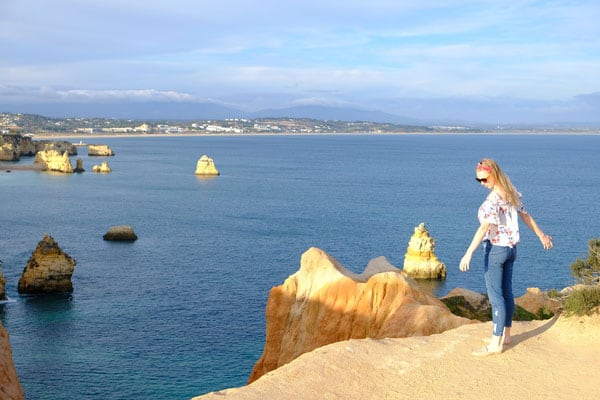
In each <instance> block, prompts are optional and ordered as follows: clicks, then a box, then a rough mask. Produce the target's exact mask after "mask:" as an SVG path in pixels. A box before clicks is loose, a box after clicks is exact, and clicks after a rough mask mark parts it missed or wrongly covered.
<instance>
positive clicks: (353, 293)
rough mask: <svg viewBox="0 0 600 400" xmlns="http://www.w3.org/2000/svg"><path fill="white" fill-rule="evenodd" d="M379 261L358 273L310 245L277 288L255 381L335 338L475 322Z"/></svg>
mask: <svg viewBox="0 0 600 400" xmlns="http://www.w3.org/2000/svg"><path fill="white" fill-rule="evenodd" d="M374 262H375V264H377V265H371V266H370V267H367V269H366V270H365V273H363V274H360V275H358V274H354V273H352V272H350V271H348V270H347V269H346V268H344V267H343V266H342V265H341V264H340V263H339V262H338V261H337V260H335V259H334V258H333V257H331V256H330V255H328V254H327V253H325V252H324V251H322V250H320V249H317V248H314V247H313V248H310V249H309V250H307V251H306V252H305V253H304V254H303V255H302V259H301V265H300V270H299V271H298V272H296V273H295V274H293V275H291V276H290V277H288V278H287V279H286V280H285V282H284V283H283V285H281V286H277V287H274V288H273V289H271V292H270V295H269V299H268V301H267V306H266V323H267V328H266V341H265V348H264V351H263V354H262V356H261V357H260V359H259V360H258V361H257V363H256V364H255V366H254V368H253V370H252V373H251V375H250V378H249V382H252V381H254V380H256V379H258V378H259V377H260V376H262V375H264V374H265V373H267V372H269V371H271V370H274V369H276V368H278V367H280V366H282V365H284V364H286V363H288V362H290V361H291V360H293V359H295V358H296V357H298V356H300V355H301V354H303V353H306V352H309V351H311V350H313V349H316V348H318V347H321V346H324V345H326V344H329V343H333V342H338V341H342V340H348V339H355V338H385V337H407V336H419V335H431V334H434V333H440V332H443V331H445V330H447V329H452V328H456V327H457V326H460V325H463V324H468V323H471V322H472V321H471V320H468V319H466V318H461V317H457V316H455V315H453V314H452V313H451V312H450V311H449V310H448V308H447V307H446V306H445V305H444V304H443V303H442V302H441V301H440V300H438V299H437V298H435V296H433V294H431V293H429V292H427V291H425V290H423V289H421V288H420V287H419V286H418V284H417V283H416V281H415V280H413V279H412V278H410V277H409V276H408V275H406V274H405V273H403V272H402V271H400V270H399V269H397V268H396V267H394V266H392V265H391V264H389V263H388V262H387V260H385V258H383V257H380V258H378V259H376V260H374ZM370 264H371V263H370ZM367 271H370V272H367ZM378 271H387V272H379V273H378Z"/></svg>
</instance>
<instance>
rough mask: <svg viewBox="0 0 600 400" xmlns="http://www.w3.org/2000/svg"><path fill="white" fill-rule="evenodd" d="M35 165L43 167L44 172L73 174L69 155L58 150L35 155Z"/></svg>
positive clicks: (40, 152) (44, 151)
mask: <svg viewBox="0 0 600 400" xmlns="http://www.w3.org/2000/svg"><path fill="white" fill-rule="evenodd" d="M33 163H34V164H39V165H41V166H42V169H43V170H44V171H56V172H63V173H65V174H72V173H73V165H72V164H71V159H70V158H69V153H68V152H66V151H65V152H64V153H62V154H61V153H59V152H58V151H56V150H43V151H39V152H38V153H37V154H36V155H35V160H34V161H33Z"/></svg>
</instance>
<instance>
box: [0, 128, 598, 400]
mask: <svg viewBox="0 0 600 400" xmlns="http://www.w3.org/2000/svg"><path fill="white" fill-rule="evenodd" d="M78 139H79V138H78ZM78 139H77V140H75V139H72V141H73V142H74V143H76V142H78V141H79V140H78ZM83 140H84V141H87V142H91V143H102V144H108V145H110V146H111V147H112V149H113V150H114V151H115V156H114V157H109V158H92V157H88V156H87V151H86V150H85V148H82V149H80V154H79V155H78V156H77V157H81V158H82V159H83V161H84V167H85V168H86V170H87V171H86V172H84V173H82V174H72V175H62V174H53V173H43V172H36V171H13V172H11V173H7V172H0V204H1V206H2V212H1V213H0V227H1V228H0V259H1V260H2V262H3V271H4V275H5V277H6V278H7V280H8V284H7V295H8V297H9V301H8V302H4V303H3V304H0V319H1V321H2V324H3V325H4V327H5V328H7V329H8V331H9V333H10V342H11V345H12V350H13V358H14V361H15V364H16V368H17V372H18V374H19V378H20V381H21V384H22V386H23V388H24V390H25V393H26V398H27V399H34V400H45V399H48V400H60V399H69V400H72V399H103V400H107V399H189V398H190V397H192V396H196V395H200V394H203V393H207V392H210V391H214V390H219V389H223V388H227V387H234V386H241V385H244V384H245V383H246V381H247V378H248V375H249V374H250V371H251V369H252V366H253V365H254V363H255V362H256V360H257V359H258V358H259V357H260V355H261V353H262V349H263V345H264V333H265V318H264V308H265V304H266V301H267V297H268V294H269V289H270V288H271V287H273V286H277V285H280V284H281V283H283V281H284V280H285V279H286V278H287V277H288V276H289V275H291V274H293V273H294V272H296V271H297V270H298V268H299V266H300V257H301V255H302V253H303V252H304V251H306V250H307V249H308V248H310V247H311V246H316V247H319V248H321V249H323V250H325V251H326V252H328V253H329V254H330V255H332V256H333V257H335V258H336V259H337V260H338V261H340V262H341V263H342V265H344V266H345V267H347V268H348V269H350V270H352V271H354V272H361V271H362V270H363V269H364V268H365V267H366V265H367V263H368V262H369V260H371V259H373V258H375V257H379V256H385V257H386V258H387V259H388V260H389V261H390V262H391V263H392V264H394V265H396V266H397V267H399V268H402V265H403V259H404V254H405V252H406V248H407V245H408V241H409V239H410V237H411V235H412V233H413V231H414V228H415V227H416V226H417V225H418V224H419V223H421V222H424V223H425V224H426V227H427V229H428V230H429V232H430V234H431V235H432V236H433V238H434V239H435V240H436V254H437V256H438V257H439V259H440V260H441V261H442V262H444V263H446V265H447V267H448V276H447V279H446V280H445V281H442V282H434V283H432V284H430V285H429V286H430V287H431V288H432V290H434V292H435V293H436V294H437V295H439V296H441V295H444V294H446V293H448V292H449V291H450V290H451V289H453V288H455V287H463V288H467V289H471V290H475V291H478V292H484V291H485V288H484V283H483V276H482V273H483V272H482V252H481V251H478V252H477V253H476V254H475V255H474V258H473V262H472V268H471V271H470V272H468V273H461V272H459V271H458V263H459V260H460V258H461V256H462V254H463V252H464V251H465V249H466V248H467V246H468V245H469V243H470V241H471V238H472V236H473V234H474V232H475V230H476V229H477V226H478V222H477V216H476V215H477V208H478V206H479V204H480V203H481V202H482V201H483V199H484V198H485V196H486V194H487V192H486V190H485V188H483V187H482V186H481V185H480V184H478V183H477V182H476V181H475V180H474V179H473V178H474V175H475V164H476V163H477V162H478V161H479V160H480V159H481V158H483V157H491V158H494V159H496V160H497V161H498V162H499V163H500V165H501V166H502V167H503V169H504V170H505V171H506V172H507V173H508V174H509V175H510V177H511V179H512V181H513V183H514V184H515V186H517V188H518V189H519V191H521V192H522V193H523V196H524V202H525V205H526V207H527V208H528V210H529V211H530V212H531V213H532V215H533V216H534V217H535V218H536V220H537V221H538V223H539V225H540V226H541V227H542V229H544V230H545V231H546V232H547V233H548V234H550V235H552V236H553V237H554V244H555V249H554V250H552V251H550V252H546V251H544V250H543V249H542V246H541V244H540V242H539V240H538V239H537V238H536V237H535V235H534V234H533V233H531V231H529V230H528V229H527V228H526V226H525V225H524V224H522V231H523V232H522V240H521V244H520V245H519V249H518V251H519V255H518V261H517V264H516V266H515V277H514V287H515V295H516V296H520V295H522V294H523V293H524V292H525V290H526V288H528V287H539V288H542V289H544V290H546V289H552V288H557V289H562V288H563V287H565V286H568V285H571V284H572V283H573V282H574V280H573V278H572V277H571V274H570V270H569V266H570V264H571V263H572V262H573V261H575V259H576V258H577V257H583V258H585V257H587V242H588V240H589V239H591V238H595V237H600V216H599V208H598V199H599V198H600V197H599V190H600V189H599V188H600V173H599V171H600V157H599V156H598V154H600V136H593V135H579V136H569V135H465V136H462V135H429V134H428V135H380V136H369V135H362V136H360V135H357V136H355V135H331V136H251V137H244V136H228V137H221V136H210V137H136V138H101V139H85V138H84V139H83ZM203 154H207V155H209V156H210V157H212V158H213V159H214V160H215V164H216V166H217V168H218V169H219V170H220V172H221V175H220V176H218V177H215V178H200V177H197V176H195V175H194V171H195V167H196V162H197V160H198V159H199V158H200V157H201V156H202V155H203ZM73 158H76V157H73ZM103 159H107V160H108V162H109V165H110V166H111V168H112V169H113V172H112V173H110V174H95V173H92V172H91V169H92V165H93V164H100V162H101V161H102V160H103ZM32 162H33V160H32V159H31V158H25V157H24V158H22V160H21V161H20V162H19V163H18V164H19V165H22V164H31V163H32ZM74 162H75V161H74V159H73V163H74ZM113 225H131V226H133V227H134V229H135V231H136V233H137V235H138V236H139V239H138V240H137V241H136V242H134V243H115V242H106V241H104V240H102V235H103V234H104V233H106V231H107V230H108V229H109V228H110V227H111V226H113ZM46 233H48V234H50V235H51V236H52V237H53V238H54V239H55V240H56V241H57V242H58V244H59V245H60V246H61V248H62V249H63V250H64V251H65V252H67V253H68V254H69V255H70V256H72V257H73V258H74V259H76V260H77V266H76V268H75V273H74V275H73V278H72V280H73V285H74V292H73V293H72V294H69V295H56V296H20V295H19V294H18V293H17V283H18V280H19V277H20V275H21V273H22V271H23V268H24V267H25V265H26V263H27V260H28V259H29V257H30V256H31V253H32V252H33V251H34V250H35V247H36V245H37V243H38V242H39V241H40V240H41V239H42V238H43V236H44V234H46Z"/></svg>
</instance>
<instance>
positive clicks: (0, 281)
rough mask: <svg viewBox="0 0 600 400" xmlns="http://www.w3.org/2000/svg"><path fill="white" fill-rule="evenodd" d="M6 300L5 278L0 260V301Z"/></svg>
mask: <svg viewBox="0 0 600 400" xmlns="http://www.w3.org/2000/svg"><path fill="white" fill-rule="evenodd" d="M3 300H6V278H5V277H4V275H3V274H2V260H0V301H3Z"/></svg>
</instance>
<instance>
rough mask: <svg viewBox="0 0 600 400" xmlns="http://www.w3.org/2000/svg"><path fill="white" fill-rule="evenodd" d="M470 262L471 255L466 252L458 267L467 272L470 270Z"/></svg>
mask: <svg viewBox="0 0 600 400" xmlns="http://www.w3.org/2000/svg"><path fill="white" fill-rule="evenodd" d="M470 263H471V255H470V254H465V255H464V256H463V258H461V260H460V265H459V266H458V268H460V271H461V272H467V271H468V270H469V264H470Z"/></svg>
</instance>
